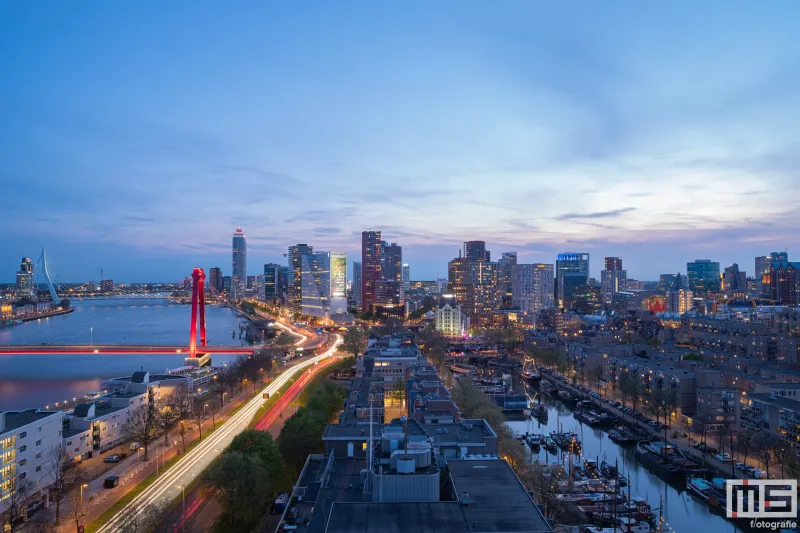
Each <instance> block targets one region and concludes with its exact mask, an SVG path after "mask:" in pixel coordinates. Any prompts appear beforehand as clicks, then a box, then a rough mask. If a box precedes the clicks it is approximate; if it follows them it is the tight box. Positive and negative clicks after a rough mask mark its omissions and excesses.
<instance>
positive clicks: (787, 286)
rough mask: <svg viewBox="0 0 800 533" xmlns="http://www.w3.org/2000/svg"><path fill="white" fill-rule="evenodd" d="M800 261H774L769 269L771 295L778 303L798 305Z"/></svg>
mask: <svg viewBox="0 0 800 533" xmlns="http://www.w3.org/2000/svg"><path fill="white" fill-rule="evenodd" d="M798 270H800V262H791V261H782V260H781V261H773V262H772V265H771V266H770V271H769V297H770V299H771V300H772V301H774V302H775V303H776V304H780V305H791V306H794V305H797V302H798V288H800V283H799V282H800V275H798Z"/></svg>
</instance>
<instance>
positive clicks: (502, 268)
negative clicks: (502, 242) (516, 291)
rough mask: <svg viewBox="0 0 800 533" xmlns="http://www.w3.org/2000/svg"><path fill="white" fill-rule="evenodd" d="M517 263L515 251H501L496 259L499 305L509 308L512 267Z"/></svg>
mask: <svg viewBox="0 0 800 533" xmlns="http://www.w3.org/2000/svg"><path fill="white" fill-rule="evenodd" d="M516 264H517V252H503V255H502V256H501V257H500V259H498V260H497V278H498V282H497V283H498V290H499V291H500V307H502V308H503V309H510V308H511V307H512V305H513V295H512V290H511V289H512V283H511V277H512V268H513V267H514V265H516Z"/></svg>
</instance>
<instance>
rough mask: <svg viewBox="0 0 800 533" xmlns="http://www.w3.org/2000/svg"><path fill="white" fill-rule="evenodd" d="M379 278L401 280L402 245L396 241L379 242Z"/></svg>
mask: <svg viewBox="0 0 800 533" xmlns="http://www.w3.org/2000/svg"><path fill="white" fill-rule="evenodd" d="M381 278H382V279H383V280H384V281H403V247H402V246H400V245H399V244H397V243H394V242H393V243H391V244H389V243H388V242H385V241H384V242H382V243H381Z"/></svg>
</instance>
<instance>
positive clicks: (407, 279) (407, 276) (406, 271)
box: [403, 263, 411, 290]
mask: <svg viewBox="0 0 800 533" xmlns="http://www.w3.org/2000/svg"><path fill="white" fill-rule="evenodd" d="M403 283H404V284H405V286H406V290H408V289H409V288H410V287H409V284H410V283H411V267H410V266H408V263H403Z"/></svg>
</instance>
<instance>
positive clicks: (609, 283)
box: [600, 257, 628, 305]
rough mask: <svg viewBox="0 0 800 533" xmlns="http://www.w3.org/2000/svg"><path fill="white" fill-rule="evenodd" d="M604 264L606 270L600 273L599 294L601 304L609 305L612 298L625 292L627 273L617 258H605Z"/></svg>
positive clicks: (620, 260)
mask: <svg viewBox="0 0 800 533" xmlns="http://www.w3.org/2000/svg"><path fill="white" fill-rule="evenodd" d="M605 264H606V269H605V270H603V271H602V272H600V292H601V294H602V302H603V304H604V305H611V302H612V301H613V300H614V296H615V295H616V294H617V293H618V292H620V291H624V290H625V287H626V281H627V277H628V273H627V271H625V270H623V269H622V259H620V258H619V257H606V260H605Z"/></svg>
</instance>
